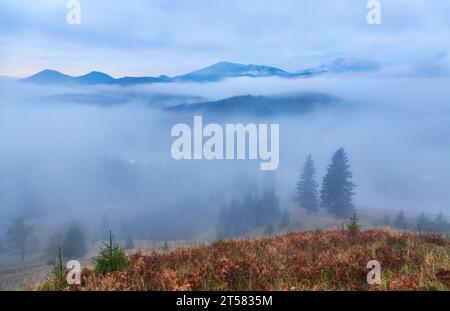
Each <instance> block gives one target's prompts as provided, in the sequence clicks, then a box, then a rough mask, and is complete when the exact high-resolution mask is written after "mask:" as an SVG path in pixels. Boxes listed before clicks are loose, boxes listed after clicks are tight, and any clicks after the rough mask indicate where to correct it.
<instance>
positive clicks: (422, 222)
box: [381, 210, 450, 233]
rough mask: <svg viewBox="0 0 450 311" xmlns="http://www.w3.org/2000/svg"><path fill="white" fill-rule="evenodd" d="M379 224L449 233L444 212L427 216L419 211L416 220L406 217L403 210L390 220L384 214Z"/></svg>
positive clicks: (424, 231) (448, 224)
mask: <svg viewBox="0 0 450 311" xmlns="http://www.w3.org/2000/svg"><path fill="white" fill-rule="evenodd" d="M381 225H383V226H390V227H393V228H396V229H401V230H412V231H420V232H423V233H449V232H450V223H449V222H448V221H447V220H446V219H445V216H444V214H442V213H439V214H437V215H436V216H427V215H426V214H425V213H421V214H420V215H419V216H418V217H417V219H416V220H414V219H413V218H409V219H407V218H406V217H405V213H404V211H403V210H401V211H399V212H398V213H397V215H395V217H394V218H393V219H392V220H391V219H390V217H389V215H388V214H386V215H385V216H384V218H383V220H382V221H381Z"/></svg>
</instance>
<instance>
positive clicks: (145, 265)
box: [72, 230, 450, 290]
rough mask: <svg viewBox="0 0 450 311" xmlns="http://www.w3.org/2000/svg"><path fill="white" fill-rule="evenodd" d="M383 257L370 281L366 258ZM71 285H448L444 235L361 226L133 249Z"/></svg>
mask: <svg viewBox="0 0 450 311" xmlns="http://www.w3.org/2000/svg"><path fill="white" fill-rule="evenodd" d="M374 259H375V260H378V261H379V262H380V263H381V273H382V277H381V281H382V283H381V284H380V285H372V286H369V285H368V284H367V281H366V276H367V273H368V271H369V269H367V268H366V266H367V263H368V261H369V260H374ZM72 289H77V290H420V289H424V290H436V289H444V290H445V289H447V290H449V289H450V241H449V240H448V239H446V238H443V237H440V236H435V235H418V234H413V233H398V232H395V231H383V230H367V231H363V232H360V233H358V234H357V235H356V236H352V235H350V234H348V233H347V232H346V231H340V230H334V231H307V232H302V233H290V234H285V235H279V236H272V237H266V238H261V239H257V240H219V241H216V242H214V243H212V244H211V245H202V246H196V247H190V248H180V249H177V250H174V251H171V252H167V253H151V254H147V255H143V254H141V253H136V254H134V255H132V256H130V257H129V267H128V269H127V270H126V271H124V272H112V273H109V274H107V275H106V276H101V275H99V274H96V273H94V272H93V271H92V270H90V269H88V268H85V269H84V270H83V273H82V285H81V286H78V287H76V288H72Z"/></svg>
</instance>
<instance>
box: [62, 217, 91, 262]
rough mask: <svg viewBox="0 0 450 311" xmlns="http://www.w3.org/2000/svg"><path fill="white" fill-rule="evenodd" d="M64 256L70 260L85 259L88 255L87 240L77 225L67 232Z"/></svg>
mask: <svg viewBox="0 0 450 311" xmlns="http://www.w3.org/2000/svg"><path fill="white" fill-rule="evenodd" d="M63 254H64V256H65V257H66V258H69V259H76V258H80V257H84V256H85V255H86V254H87V246H86V238H85V236H84V233H83V230H82V229H81V228H80V227H79V226H78V225H77V224H73V225H72V226H71V227H70V228H69V230H68V231H67V234H66V236H65V239H64V242H63Z"/></svg>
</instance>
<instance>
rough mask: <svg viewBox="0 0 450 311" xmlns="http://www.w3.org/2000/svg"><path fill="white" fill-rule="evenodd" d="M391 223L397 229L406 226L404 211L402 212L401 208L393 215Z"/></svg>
mask: <svg viewBox="0 0 450 311" xmlns="http://www.w3.org/2000/svg"><path fill="white" fill-rule="evenodd" d="M392 224H393V225H394V227H395V228H397V229H405V227H406V219H405V213H404V212H403V210H401V211H400V212H398V214H397V216H396V217H395V219H394V222H393V223H392Z"/></svg>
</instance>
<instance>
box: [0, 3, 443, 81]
mask: <svg viewBox="0 0 450 311" xmlns="http://www.w3.org/2000/svg"><path fill="white" fill-rule="evenodd" d="M80 2H81V9H82V23H81V25H68V24H67V23H66V14H67V12H68V10H67V8H66V5H67V0H39V1H35V0H0V75H10V76H27V75H30V74H32V73H34V72H37V71H39V70H42V69H45V68H52V69H56V70H60V71H63V72H66V73H69V74H74V75H76V74H84V73H86V72H89V71H92V70H99V71H104V72H107V73H109V74H112V75H113V76H123V75H135V76H139V75H159V74H168V75H175V74H180V73H185V72H188V71H191V70H194V69H198V68H200V67H204V66H207V65H210V64H212V63H215V62H218V61H222V60H227V61H235V62H242V63H257V64H265V65H272V66H277V67H280V68H283V69H286V70H292V71H294V70H298V69H302V68H304V67H308V66H310V65H315V64H318V63H320V62H323V61H327V60H329V59H332V58H335V57H339V56H343V57H349V56H353V57H361V58H371V59H377V60H380V61H384V62H395V63H411V62H413V63H417V64H419V65H420V64H428V63H429V62H436V61H438V62H440V63H444V64H446V65H448V64H449V63H450V61H449V54H448V53H449V50H450V16H449V14H450V1H448V0H415V1H410V0H395V1H392V0H390V1H387V0H384V1H383V0H380V2H381V4H382V24H381V25H368V24H367V23H366V14H367V8H366V4H367V1H365V0H346V1H336V0H323V1H317V0H303V1H299V0H278V1H262V0H259V1H257V0H215V1H210V0H209V1H207V0H190V1H186V0H179V1H178V0H150V1H144V0H127V1H109V0H88V1H87V0H80Z"/></svg>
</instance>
